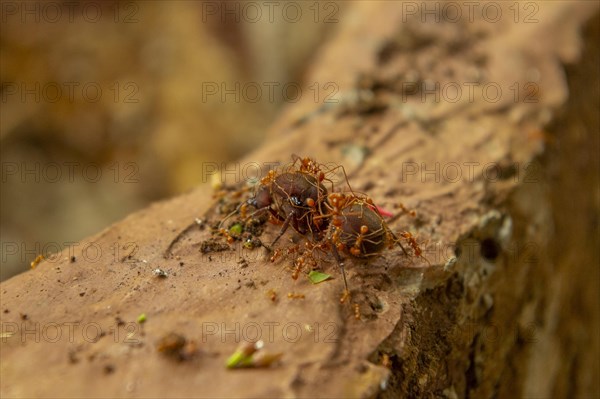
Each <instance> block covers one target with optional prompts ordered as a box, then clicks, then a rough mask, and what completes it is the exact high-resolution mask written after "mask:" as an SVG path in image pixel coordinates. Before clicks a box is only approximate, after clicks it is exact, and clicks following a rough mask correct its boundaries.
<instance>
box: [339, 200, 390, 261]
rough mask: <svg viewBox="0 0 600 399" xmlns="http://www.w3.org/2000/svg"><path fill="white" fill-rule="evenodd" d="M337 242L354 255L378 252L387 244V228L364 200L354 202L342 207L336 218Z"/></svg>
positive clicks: (368, 254) (367, 254)
mask: <svg viewBox="0 0 600 399" xmlns="http://www.w3.org/2000/svg"><path fill="white" fill-rule="evenodd" d="M337 220H338V221H337V223H336V224H337V226H336V227H335V228H336V229H338V230H339V234H338V237H339V238H338V240H337V241H338V242H337V243H336V244H340V243H341V244H342V245H343V247H344V248H346V249H347V250H348V252H349V253H350V254H351V255H353V256H355V257H367V256H373V255H377V254H378V253H380V252H381V251H382V250H383V249H384V248H385V247H386V245H387V241H388V230H387V228H386V226H385V222H384V221H383V219H382V218H381V215H379V213H377V211H375V210H373V209H372V208H371V206H370V205H369V204H367V203H364V202H362V201H361V202H355V203H352V204H350V205H348V206H346V207H345V208H343V210H342V212H341V215H340V216H338V218H337Z"/></svg>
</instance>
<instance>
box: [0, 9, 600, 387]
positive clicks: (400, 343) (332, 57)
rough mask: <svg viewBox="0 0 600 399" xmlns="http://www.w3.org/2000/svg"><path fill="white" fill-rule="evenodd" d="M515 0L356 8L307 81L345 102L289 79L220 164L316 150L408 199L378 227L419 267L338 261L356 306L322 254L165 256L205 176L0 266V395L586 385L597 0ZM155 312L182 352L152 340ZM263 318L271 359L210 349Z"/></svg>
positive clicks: (259, 327)
mask: <svg viewBox="0 0 600 399" xmlns="http://www.w3.org/2000/svg"><path fill="white" fill-rule="evenodd" d="M415 4H416V3H415ZM532 4H536V5H537V6H538V11H539V12H538V13H537V14H536V20H537V22H536V23H531V24H525V23H514V21H512V19H511V18H505V19H502V20H501V21H500V22H498V23H489V22H488V21H486V20H483V19H482V18H477V17H476V18H475V19H474V21H473V22H469V21H463V22H459V23H451V22H449V21H445V22H442V23H439V24H433V23H422V22H421V20H420V18H419V17H418V16H417V17H409V16H408V15H407V13H406V10H405V9H403V7H401V6H400V3H395V2H381V3H375V2H373V3H370V2H369V3H367V2H365V3H360V5H359V4H357V5H356V6H355V7H352V8H351V9H350V10H349V13H350V14H348V15H345V18H344V19H343V23H342V24H341V25H340V27H339V29H338V31H337V34H336V35H335V36H334V37H332V39H331V41H330V43H329V44H328V45H327V46H325V48H324V51H323V52H322V53H321V54H319V55H318V57H317V58H316V60H315V64H314V68H313V70H312V71H311V75H310V76H311V79H308V80H314V81H318V82H335V84H336V87H337V88H339V92H338V93H337V98H338V99H339V102H338V103H336V104H330V105H328V106H325V107H322V108H318V106H317V105H315V104H314V100H313V99H312V98H308V97H310V96H305V97H303V99H302V101H300V102H299V103H298V104H295V105H294V106H292V107H291V108H289V109H288V110H287V111H286V112H285V113H284V115H282V118H281V119H280V120H279V121H278V123H277V124H276V125H275V126H274V127H273V129H272V131H271V133H270V139H269V140H268V142H267V143H266V144H265V145H264V146H263V147H262V148H261V149H260V150H258V151H256V152H254V153H252V154H251V155H249V156H248V157H246V158H245V159H244V160H242V161H241V162H240V163H239V164H238V166H237V169H235V170H237V171H238V172H241V171H242V169H243V167H244V165H247V163H248V162H257V163H258V164H260V165H263V163H266V162H282V163H285V162H288V161H289V159H290V158H289V157H290V154H291V153H297V154H300V155H309V156H311V157H314V158H316V159H317V160H319V161H321V162H324V163H329V162H331V163H338V164H342V165H344V166H345V167H346V171H347V172H348V175H349V179H350V183H351V184H352V187H353V188H354V189H356V190H359V191H364V192H367V193H368V194H369V196H370V197H372V198H373V199H374V200H375V201H376V203H377V204H378V205H379V206H381V207H382V208H384V209H388V210H393V211H395V212H397V210H396V208H395V207H394V205H395V204H398V203H403V204H405V205H406V206H407V207H409V208H414V209H416V210H417V212H418V215H417V217H416V219H411V218H410V217H408V216H404V217H401V218H398V219H396V220H395V221H393V222H392V223H391V224H390V227H391V228H392V229H393V230H394V231H401V230H405V229H406V230H410V231H411V232H412V233H413V234H415V235H416V236H418V237H419V240H420V241H422V242H423V247H424V248H426V253H425V256H426V257H427V258H428V259H429V260H430V262H431V265H428V264H427V263H426V262H424V261H423V260H421V259H418V258H415V259H412V260H411V259H408V258H406V257H405V256H404V255H403V254H402V252H401V251H398V250H392V251H386V252H383V253H382V255H381V256H379V257H376V258H375V259H373V260H372V261H370V262H365V261H361V260H349V261H348V262H347V273H348V277H349V283H350V285H351V288H352V290H353V297H352V302H353V303H357V304H358V305H359V307H360V309H361V313H362V317H361V319H360V320H356V319H355V317H354V310H353V307H352V306H351V305H350V304H346V305H340V304H339V301H338V300H339V296H340V293H341V292H342V289H343V284H342V280H341V278H340V276H339V273H338V271H337V269H336V266H335V263H334V262H333V260H332V259H331V260H330V263H329V264H328V265H325V266H324V268H325V270H327V271H329V272H330V273H331V274H333V275H334V276H335V279H333V280H330V281H327V282H324V283H321V284H318V285H311V284H310V283H309V282H308V280H307V279H305V278H300V279H299V280H297V281H294V280H293V279H292V278H291V277H290V275H291V272H290V270H289V268H290V266H289V263H290V262H289V260H283V261H281V262H278V263H274V264H273V263H271V262H269V260H268V256H267V255H266V254H265V252H264V251H262V250H254V251H247V250H240V249H239V246H238V247H235V248H236V249H235V250H234V251H226V252H219V253H215V254H212V255H211V259H209V257H208V255H206V254H201V253H200V251H199V247H198V243H199V242H200V241H202V240H204V239H206V238H207V237H208V232H207V231H206V230H204V231H202V230H199V229H198V230H196V229H193V230H191V231H189V233H187V234H185V235H184V236H183V237H182V238H181V239H180V240H179V241H178V242H177V244H176V245H175V246H174V247H173V254H174V257H168V258H166V259H165V257H163V254H164V251H165V250H166V249H167V248H168V247H169V244H170V242H171V241H172V240H173V239H174V238H175V237H177V236H178V234H179V233H180V232H181V231H182V230H183V229H185V227H186V226H188V225H189V224H190V223H191V222H192V221H193V220H194V218H195V217H200V216H201V215H203V213H204V212H205V211H206V210H207V209H209V207H210V206H211V204H212V202H213V199H212V197H211V191H212V189H210V188H209V187H208V186H202V187H199V188H198V189H196V190H194V191H192V192H190V193H189V194H187V195H183V196H180V197H177V198H174V199H172V200H169V201H164V202H161V203H157V204H155V205H153V206H151V207H149V208H147V209H145V210H143V211H140V212H137V213H135V214H133V215H131V216H129V217H128V218H126V219H125V220H123V221H121V222H119V223H117V224H115V225H113V226H111V227H109V228H107V229H106V230H104V231H102V232H101V233H99V234H97V235H96V236H93V237H90V238H89V239H88V240H86V241H85V242H82V243H79V244H78V246H77V247H76V248H75V249H74V250H73V255H74V256H75V259H74V261H72V260H71V259H70V258H69V257H70V255H71V253H66V252H65V253H63V254H61V255H60V256H59V257H58V259H56V260H54V261H43V262H41V263H40V264H39V265H38V266H37V268H36V269H35V270H32V271H30V272H27V273H25V274H22V275H19V276H16V277H14V278H12V279H10V280H8V281H6V282H4V283H2V285H1V295H2V309H1V311H2V312H3V313H2V333H3V335H2V347H1V348H2V365H1V369H0V371H1V376H2V381H1V393H2V397H42V396H48V397H50V396H52V397H57V396H58V397H81V396H92V397H129V396H131V397H150V396H152V397H163V396H164V397H196V396H206V397H295V396H301V397H370V396H376V395H381V396H383V397H387V396H389V397H397V396H398V395H400V396H408V397H417V396H431V395H440V396H445V397H449V398H453V397H492V396H498V397H519V396H521V397H523V396H532V397H552V396H554V397H558V396H561V397H564V396H573V395H579V396H586V395H587V396H590V395H592V396H593V395H594V394H596V395H597V394H598V389H599V387H598V378H597V377H598V370H599V366H598V357H597V354H598V348H599V346H598V332H599V330H598V326H599V323H598V310H599V307H598V299H597V297H594V294H596V295H597V292H598V288H599V287H598V269H597V266H598V248H597V241H596V239H597V238H598V235H597V234H598V198H597V191H592V188H593V187H594V185H595V189H597V184H598V160H597V149H598V115H597V110H598V70H597V66H598V32H599V30H598V27H599V18H598V8H597V6H596V5H595V4H593V3H587V2H579V3H566V2H565V3H562V2H561V3H558V2H546V3H543V2H540V3H532ZM508 6H509V5H508V4H507V5H506V7H508ZM505 12H509V11H508V10H507V9H505ZM565 71H566V72H565ZM415 82H416V83H415ZM436 83H437V84H439V87H440V88H442V87H446V89H447V90H449V91H447V92H445V93H444V91H442V90H441V89H439V90H437V93H438V95H439V96H440V97H439V98H436V95H435V94H428V93H427V91H426V89H428V88H430V87H432V88H433V89H434V91H435V84H436ZM453 87H454V88H456V87H460V89H462V94H459V95H458V96H457V97H455V94H451V91H450V90H451V89H452V88H453ZM484 87H485V88H489V91H487V90H484V89H483V88H484ZM497 87H499V88H500V89H501V91H502V93H501V94H500V95H498V94H493V91H494V90H493V89H494V88H497ZM469 88H472V89H473V91H472V92H469V90H470V89H469ZM452 93H453V92H452ZM454 99H456V101H454ZM232 170H233V169H232ZM457 173H459V175H457ZM240 175H241V173H237V175H236V176H235V177H236V178H237V179H238V180H239V178H240ZM229 177H230V178H233V177H234V176H229ZM577 181H579V182H581V183H582V184H576V182H577ZM592 193H593V195H596V197H593V196H592ZM276 231H277V228H276V227H272V228H271V227H270V228H269V229H268V232H267V233H266V234H267V236H266V237H269V235H271V237H272V236H273V234H275V233H276ZM294 235H295V233H292V232H288V233H286V236H285V237H284V238H283V239H282V244H281V245H285V242H286V240H288V239H289V237H293V236H294ZM265 240H266V241H267V242H268V239H267V238H265ZM240 258H244V259H245V262H241V261H240ZM157 268H160V269H162V270H164V271H166V272H167V274H168V276H167V277H166V278H158V277H157V276H156V275H155V274H154V272H153V271H154V270H155V269H157ZM270 290H274V291H275V292H277V295H278V298H277V300H276V301H274V302H273V301H271V299H270V298H269V294H268V292H269V291H270ZM288 292H296V293H301V294H304V295H305V299H295V300H292V299H288V298H287V296H286V295H287V293H288ZM141 314H145V315H146V318H147V320H146V322H145V323H143V324H141V325H140V324H138V323H136V320H137V319H138V317H139V316H140V315H141ZM170 332H176V333H179V334H182V335H183V336H185V337H187V338H188V339H191V340H194V341H196V344H197V346H198V355H197V356H196V357H195V358H193V359H191V360H188V361H183V362H177V361H175V360H173V359H169V358H167V357H165V356H163V355H162V354H161V353H158V352H157V350H156V342H157V341H158V340H159V339H160V338H161V337H163V336H164V335H165V334H167V333H170ZM258 335H260V338H261V339H262V340H263V341H264V342H265V350H268V351H270V352H273V353H276V352H282V353H283V356H282V359H281V362H280V364H278V365H276V366H274V367H272V368H269V369H249V370H228V369H226V368H225V361H226V359H227V357H228V356H229V355H230V354H231V353H233V351H234V350H235V349H236V347H237V346H238V344H239V343H240V342H241V341H244V340H251V339H255V338H258ZM384 355H386V356H388V357H389V359H390V362H391V363H390V364H391V366H390V368H389V369H388V368H386V367H385V366H384V365H382V360H383V358H384Z"/></svg>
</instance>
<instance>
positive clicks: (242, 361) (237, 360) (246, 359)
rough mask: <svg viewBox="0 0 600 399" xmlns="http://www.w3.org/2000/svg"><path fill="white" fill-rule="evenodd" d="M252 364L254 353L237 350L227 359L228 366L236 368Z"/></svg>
mask: <svg viewBox="0 0 600 399" xmlns="http://www.w3.org/2000/svg"><path fill="white" fill-rule="evenodd" d="M251 365H252V355H247V354H245V353H243V352H242V351H239V350H238V351H235V352H234V354H233V355H231V356H229V359H227V368H228V369H235V368H240V367H250V366H251Z"/></svg>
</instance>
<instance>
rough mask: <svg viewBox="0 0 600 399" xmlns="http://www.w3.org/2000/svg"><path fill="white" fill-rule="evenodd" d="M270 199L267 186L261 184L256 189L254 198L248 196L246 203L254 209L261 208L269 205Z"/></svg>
mask: <svg viewBox="0 0 600 399" xmlns="http://www.w3.org/2000/svg"><path fill="white" fill-rule="evenodd" d="M271 200H272V198H271V193H270V192H269V190H268V188H267V187H264V186H263V187H260V188H259V189H258V191H257V192H256V195H255V196H254V198H250V199H249V200H248V201H247V203H248V205H252V206H253V207H255V208H256V209H262V208H266V207H268V206H269V205H271Z"/></svg>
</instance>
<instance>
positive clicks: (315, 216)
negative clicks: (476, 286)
mask: <svg viewBox="0 0 600 399" xmlns="http://www.w3.org/2000/svg"><path fill="white" fill-rule="evenodd" d="M292 160H293V162H292V164H291V166H290V167H289V168H286V169H285V170H283V171H280V172H277V171H275V170H270V171H269V173H268V174H267V175H266V176H265V177H263V178H262V179H261V180H260V182H259V183H258V185H257V188H256V189H255V192H254V196H253V197H252V198H250V199H247V200H245V201H242V202H241V203H240V204H239V205H238V206H237V207H236V208H235V210H233V211H232V212H231V213H229V214H228V215H227V216H226V217H225V218H224V219H222V220H221V221H220V223H219V224H218V226H217V231H218V233H219V234H221V235H224V236H226V237H227V239H228V241H230V242H231V241H233V239H234V238H233V237H232V236H231V234H230V231H231V229H232V228H233V226H241V224H240V222H239V221H237V222H233V223H230V224H231V225H230V226H229V228H228V229H225V228H224V227H223V226H224V225H225V222H226V221H227V220H229V219H230V218H231V217H232V216H234V215H237V216H238V220H240V221H242V222H244V221H252V220H259V219H260V218H261V217H262V218H263V220H265V218H264V216H265V215H267V216H268V217H269V218H270V219H271V220H272V221H274V222H275V223H277V224H281V228H280V230H279V233H278V234H277V236H276V237H275V239H274V240H273V242H272V243H271V244H270V245H266V244H261V245H262V246H263V247H265V248H267V249H268V250H269V251H271V253H272V256H271V261H272V262H275V261H276V260H277V259H278V258H279V257H281V256H282V255H290V254H294V256H295V260H294V269H293V273H292V277H293V278H294V279H297V278H298V276H299V274H300V273H301V271H302V270H305V269H306V268H311V269H312V268H316V267H318V262H317V259H318V257H317V256H315V254H316V253H317V252H322V253H332V254H333V256H334V258H335V260H336V262H337V264H338V266H339V268H340V271H341V273H342V276H343V279H344V287H345V290H344V294H343V295H342V298H341V299H340V302H341V303H344V302H345V301H346V300H347V298H348V297H349V295H350V291H349V290H348V282H347V280H346V273H345V270H344V262H343V260H342V257H341V256H340V253H342V254H349V255H351V256H354V257H357V258H367V257H372V256H376V255H378V254H379V253H381V252H382V251H383V250H384V249H385V248H392V247H393V246H394V245H398V246H399V247H400V248H401V249H402V251H403V252H404V254H405V255H407V256H408V255H409V254H408V252H407V250H406V249H405V248H404V246H403V245H402V243H401V242H400V239H399V238H398V237H396V235H395V234H394V233H393V232H392V231H391V230H390V228H389V227H388V225H387V224H386V222H385V220H384V219H383V216H382V211H381V210H380V208H378V207H377V206H375V204H374V203H373V201H372V200H371V199H370V198H369V197H367V196H366V195H363V194H359V193H356V192H354V191H353V190H352V189H351V188H350V184H349V183H348V178H347V176H346V172H345V171H344V168H343V166H340V165H338V166H335V167H333V168H330V167H326V166H325V165H322V164H319V163H317V162H316V161H314V160H312V159H311V158H300V157H298V156H297V155H292ZM338 170H339V171H341V172H342V173H343V176H344V178H345V181H346V185H347V190H346V191H345V192H339V191H337V192H336V191H334V183H333V180H332V178H333V176H334V174H335V173H337V172H338ZM326 186H327V187H329V189H328V188H327V187H326ZM249 207H252V208H254V210H253V211H252V212H251V213H250V214H249V213H248V211H249V209H248V208H249ZM403 210H404V211H406V209H404V208H403ZM244 225H245V224H244ZM290 226H291V227H292V229H294V230H295V231H296V232H297V233H299V234H300V235H302V236H303V237H305V238H306V240H305V241H304V245H294V246H291V247H289V248H286V249H285V250H284V249H281V248H274V246H275V244H276V243H277V242H278V241H279V239H280V238H281V237H282V236H283V234H284V233H285V232H286V231H287V230H288V229H289V227H290ZM238 237H239V236H238ZM400 237H402V238H403V239H404V240H406V242H407V243H408V246H409V247H410V249H411V250H412V252H413V255H414V256H417V257H421V258H423V259H425V258H424V257H423V255H422V250H421V248H420V247H419V245H418V244H417V241H416V240H415V238H414V237H413V236H412V235H411V234H410V233H409V232H406V231H405V232H402V233H401V234H400ZM425 260H426V259H425Z"/></svg>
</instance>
